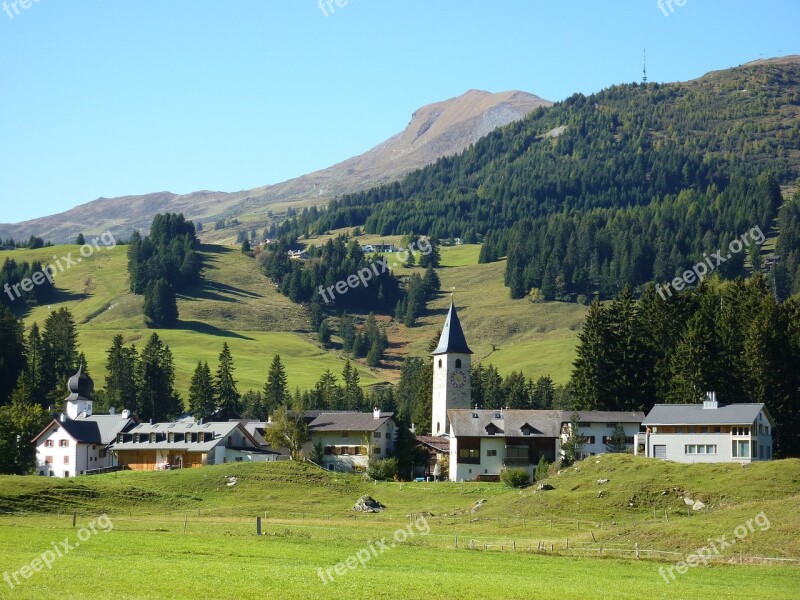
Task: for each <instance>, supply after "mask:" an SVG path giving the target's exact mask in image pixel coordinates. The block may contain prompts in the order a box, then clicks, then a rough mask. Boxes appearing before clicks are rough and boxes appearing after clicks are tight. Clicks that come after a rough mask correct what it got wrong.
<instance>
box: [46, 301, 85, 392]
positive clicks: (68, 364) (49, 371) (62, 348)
mask: <svg viewBox="0 0 800 600" xmlns="http://www.w3.org/2000/svg"><path fill="white" fill-rule="evenodd" d="M77 370H78V341H77V332H76V330H75V321H74V319H73V318H72V313H71V312H70V311H69V309H67V308H60V309H58V310H56V311H53V312H51V313H50V315H49V316H48V317H47V319H46V320H45V322H44V333H43V334H42V389H43V390H46V392H45V393H46V394H47V398H46V403H49V404H53V405H54V406H58V405H59V403H60V402H61V401H62V400H63V399H64V391H65V389H66V387H65V386H66V384H67V380H68V379H69V378H70V377H72V376H73V375H74V374H75V371H77Z"/></svg>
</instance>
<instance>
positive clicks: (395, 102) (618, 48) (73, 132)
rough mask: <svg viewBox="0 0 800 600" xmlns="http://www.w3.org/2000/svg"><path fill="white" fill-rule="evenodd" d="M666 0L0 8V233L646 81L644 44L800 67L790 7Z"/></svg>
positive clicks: (683, 75)
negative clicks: (434, 105) (427, 121)
mask: <svg viewBox="0 0 800 600" xmlns="http://www.w3.org/2000/svg"><path fill="white" fill-rule="evenodd" d="M328 2H329V4H328ZM661 2H662V4H661V5H659V0H604V1H601V0H593V1H591V0H587V1H578V0H574V1H568V0H550V1H544V0H491V1H488V0H482V1H476V0H402V1H401V0H397V1H394V2H390V1H388V0H322V7H320V0H215V1H212V0H158V1H156V0H135V1H134V0H16V1H13V2H12V1H11V0H0V9H2V10H0V57H2V59H0V222H4V223H14V222H18V221H23V220H26V219H30V218H35V217H39V216H46V215H50V214H54V213H57V212H61V211H64V210H67V209H69V208H72V207H74V206H76V205H79V204H82V203H84V202H88V201H91V200H94V199H95V198H98V197H114V196H123V195H128V194H144V193H149V192H158V191H171V192H175V193H188V192H192V191H196V190H204V189H206V190H220V191H229V192H231V191H237V190H242V189H249V188H253V187H257V186H260V185H265V184H268V183H278V182H280V181H284V180H286V179H290V178H292V177H296V176H299V175H302V174H305V173H309V172H312V171H315V170H317V169H321V168H324V167H327V166H330V165H332V164H335V163H337V162H340V161H342V160H344V159H347V158H349V157H351V156H354V155H357V154H360V153H361V152H364V151H366V150H368V149H369V148H371V147H372V146H374V145H376V144H378V143H380V142H381V141H383V140H385V139H386V138H388V137H390V136H391V135H393V134H395V133H397V132H398V131H401V130H402V129H403V128H404V127H405V126H406V125H407V124H408V121H409V120H410V118H411V114H412V113H413V112H414V110H416V109H417V108H419V107H421V106H423V105H425V104H428V103H431V102H437V101H440V100H444V99H447V98H452V97H454V96H458V95H461V94H463V93H464V92H465V91H467V90H469V89H482V90H488V91H491V92H500V91H505V90H512V89H513V90H523V91H527V92H530V93H533V94H536V95H538V96H541V97H542V98H546V99H548V100H553V101H558V100H563V99H564V98H566V97H568V96H569V95H571V94H573V93H575V92H582V93H585V94H588V93H592V92H595V91H598V90H600V89H602V88H604V87H607V86H609V85H612V84H615V83H626V82H632V81H639V80H641V76H642V54H643V50H644V49H645V48H646V51H647V75H648V79H649V80H650V81H659V82H670V81H683V80H687V79H693V78H696V77H699V76H701V75H703V74H704V73H707V72H708V71H712V70H716V69H724V68H729V67H734V66H737V65H740V64H743V63H745V62H749V61H751V60H756V59H759V58H769V57H774V56H779V55H781V56H782V55H787V54H800V33H799V32H800V29H798V23H800V2H798V1H797V0H758V2H753V1H752V0H726V1H724V2H723V1H722V0H661ZM26 6H27V8H26Z"/></svg>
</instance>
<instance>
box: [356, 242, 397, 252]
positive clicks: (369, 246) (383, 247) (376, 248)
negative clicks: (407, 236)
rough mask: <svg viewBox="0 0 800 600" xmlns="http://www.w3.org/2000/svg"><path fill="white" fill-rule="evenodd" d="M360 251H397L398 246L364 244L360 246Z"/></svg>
mask: <svg viewBox="0 0 800 600" xmlns="http://www.w3.org/2000/svg"><path fill="white" fill-rule="evenodd" d="M361 251H362V252H364V253H365V254H369V253H371V252H398V251H399V248H397V246H395V245H394V244H364V245H363V246H361Z"/></svg>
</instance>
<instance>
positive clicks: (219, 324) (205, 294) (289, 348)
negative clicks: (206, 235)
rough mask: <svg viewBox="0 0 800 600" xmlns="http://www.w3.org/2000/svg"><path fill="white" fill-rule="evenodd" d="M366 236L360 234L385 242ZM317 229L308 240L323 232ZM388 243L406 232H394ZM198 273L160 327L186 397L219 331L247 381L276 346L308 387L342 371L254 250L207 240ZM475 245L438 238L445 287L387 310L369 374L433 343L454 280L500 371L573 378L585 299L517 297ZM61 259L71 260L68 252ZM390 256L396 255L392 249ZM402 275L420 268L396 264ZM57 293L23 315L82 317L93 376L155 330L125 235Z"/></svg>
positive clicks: (481, 350)
mask: <svg viewBox="0 0 800 600" xmlns="http://www.w3.org/2000/svg"><path fill="white" fill-rule="evenodd" d="M381 239H383V238H379V237H377V236H371V237H370V236H364V238H360V241H362V242H366V241H380V240H381ZM320 241H321V240H320V239H313V240H311V242H313V243H319V242H320ZM384 241H386V242H392V243H395V244H399V243H400V238H399V237H397V236H394V237H389V238H385V240H384ZM202 249H203V255H204V263H205V269H204V273H203V282H202V284H201V285H198V286H197V287H196V288H194V289H191V290H188V291H187V292H186V293H184V294H182V295H181V296H180V297H179V299H178V309H179V312H180V325H179V327H178V328H176V329H173V330H159V331H158V333H159V335H160V336H162V337H163V338H164V339H165V340H166V342H167V343H168V344H169V346H170V348H171V349H172V352H173V355H174V357H175V365H176V383H177V386H178V390H179V391H180V392H181V393H182V395H183V396H184V397H185V396H186V395H187V391H188V387H189V379H190V378H191V375H192V372H193V371H194V368H195V365H196V364H197V361H198V360H207V361H208V362H209V364H210V365H211V366H212V367H213V366H214V364H215V363H216V360H217V355H218V354H219V351H220V349H221V347H222V343H223V341H227V342H228V344H229V345H230V347H231V351H232V353H233V357H234V360H235V362H236V367H237V371H236V376H237V378H238V380H239V389H240V391H245V390H247V389H250V388H253V389H258V388H260V387H261V386H262V385H263V382H264V379H265V377H266V369H267V367H268V365H269V361H270V360H271V359H272V356H273V354H275V353H276V352H277V353H279V354H280V355H281V358H282V359H283V361H284V363H285V365H286V369H287V373H288V375H289V384H290V386H291V387H292V388H294V387H295V386H299V387H300V388H301V389H302V388H307V387H310V386H311V385H313V383H314V382H315V381H316V380H317V379H318V378H319V376H320V375H321V374H322V373H323V372H324V371H325V369H330V370H331V371H333V372H334V373H336V374H337V375H338V374H339V373H340V372H341V369H342V366H343V358H342V356H341V355H340V353H338V352H336V351H335V350H333V351H331V350H328V351H326V350H323V349H322V348H321V347H320V346H319V344H318V343H317V341H316V338H315V336H314V334H313V333H312V332H310V331H309V330H308V316H307V314H306V310H305V309H304V308H303V307H302V306H298V305H295V304H293V303H292V302H290V301H289V300H288V299H287V298H285V297H284V296H282V295H281V294H280V293H278V292H277V290H276V289H275V286H274V285H273V284H272V283H271V282H270V281H269V280H268V279H267V278H266V277H264V276H263V275H262V274H261V273H260V272H259V270H258V266H257V264H256V261H254V260H252V259H250V258H248V257H246V256H244V255H242V254H241V252H239V251H238V249H236V248H232V247H227V246H216V245H204V246H203V247H202ZM70 252H71V253H72V258H73V259H75V258H78V246H55V247H51V248H40V249H37V250H14V251H11V252H6V253H5V254H4V256H8V257H11V258H14V259H15V260H17V261H20V262H21V261H31V260H40V261H42V262H45V261H53V260H54V258H53V257H59V258H60V257H62V256H66V255H67V254H68V253H70ZM479 252H480V246H478V245H462V246H449V247H442V249H441V253H442V268H441V269H439V276H440V278H441V281H442V289H443V290H445V291H443V292H442V293H441V294H440V295H439V296H438V297H437V298H436V299H435V300H434V301H433V302H431V303H430V304H429V309H430V310H429V312H428V314H426V315H425V316H424V317H423V318H422V319H421V320H420V322H419V324H418V325H416V326H414V327H412V328H407V327H405V326H403V325H400V324H398V323H396V322H394V321H393V320H391V319H389V318H386V319H384V322H385V323H386V324H387V327H388V334H389V339H390V343H391V348H390V349H389V360H387V366H385V367H383V368H377V369H370V368H368V367H367V366H366V365H365V364H363V362H362V363H361V364H360V365H359V369H360V371H361V381H362V384H363V385H371V384H375V383H379V382H382V381H396V380H397V378H398V375H399V371H398V370H399V367H400V366H401V364H402V360H403V358H404V357H405V356H407V355H408V354H414V355H418V356H423V355H425V354H426V346H427V343H428V340H429V339H430V338H431V337H432V336H433V335H435V334H436V332H437V331H438V330H439V328H440V327H441V325H442V322H443V320H444V315H445V313H446V311H447V307H448V305H449V302H450V294H449V293H448V292H449V290H450V289H451V288H455V298H456V302H457V305H458V307H459V314H460V316H461V319H462V322H463V323H464V328H465V331H466V334H467V337H468V340H469V342H470V345H471V347H472V349H473V351H474V352H475V361H476V362H477V361H481V360H482V361H485V362H488V363H492V364H494V365H496V366H497V367H498V369H500V371H501V372H502V373H504V374H507V373H509V372H511V371H512V370H517V371H522V372H523V373H525V374H526V375H527V376H529V377H534V378H535V377H539V376H541V375H547V374H549V375H550V376H551V377H553V379H554V380H555V381H556V382H557V383H565V382H566V381H567V380H568V378H569V373H570V369H571V364H572V361H573V360H574V354H575V344H576V340H577V337H576V336H577V330H578V328H579V325H580V322H581V319H582V318H583V315H584V314H585V308H584V307H582V306H577V305H574V304H563V303H544V304H534V303H531V302H529V301H528V300H527V299H524V300H511V299H510V298H509V297H508V291H507V289H506V288H505V287H503V284H502V281H503V271H504V269H505V263H504V262H498V263H493V264H488V265H479V264H478V254H479ZM62 262H65V261H62ZM390 262H391V260H390ZM393 268H394V270H395V272H396V273H397V274H398V275H401V276H402V275H406V274H409V273H411V272H412V271H413V270H416V271H418V272H421V271H422V270H421V269H419V268H416V269H406V268H405V267H403V266H402V265H395V266H393ZM56 286H57V290H58V293H57V296H56V298H55V299H54V301H53V302H52V303H51V304H50V305H49V306H38V307H34V308H32V309H30V310H28V311H27V312H23V313H21V316H23V317H24V319H25V322H26V324H27V325H30V324H31V323H33V322H34V321H36V322H38V323H39V325H40V326H41V325H42V324H43V322H44V320H45V319H46V318H47V315H48V312H49V311H50V310H52V309H56V308H59V307H61V306H66V307H68V308H69V309H70V310H71V311H72V312H73V314H74V315H75V320H76V322H77V324H78V334H79V341H80V344H81V349H82V350H83V351H84V352H85V353H86V356H87V360H88V361H89V367H90V371H91V373H92V376H93V377H94V378H95V381H96V382H97V383H98V386H102V382H103V378H104V376H105V358H106V354H105V352H106V350H107V349H108V347H109V346H110V345H111V339H112V338H113V336H114V335H116V334H118V333H119V334H122V335H123V337H124V339H125V340H126V342H128V343H136V344H137V346H138V347H139V348H141V347H142V346H143V345H144V343H145V342H146V340H147V337H148V336H149V334H150V333H151V331H150V330H148V329H147V328H146V326H145V321H144V316H143V314H142V297H141V296H135V295H134V294H131V293H130V291H129V290H128V276H127V270H126V252H125V247H124V246H118V247H116V248H104V249H101V250H97V251H95V252H94V253H93V254H92V255H91V256H89V257H85V258H81V261H80V262H79V263H76V264H75V265H74V266H72V267H70V268H69V269H67V270H65V271H64V272H63V273H60V274H59V275H58V276H57V277H56Z"/></svg>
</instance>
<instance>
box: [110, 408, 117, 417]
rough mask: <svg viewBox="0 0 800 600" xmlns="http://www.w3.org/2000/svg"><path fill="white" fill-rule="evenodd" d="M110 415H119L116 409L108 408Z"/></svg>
mask: <svg viewBox="0 0 800 600" xmlns="http://www.w3.org/2000/svg"><path fill="white" fill-rule="evenodd" d="M108 414H110V415H111V416H114V415H115V414H117V409H116V408H114V407H113V406H109V407H108Z"/></svg>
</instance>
